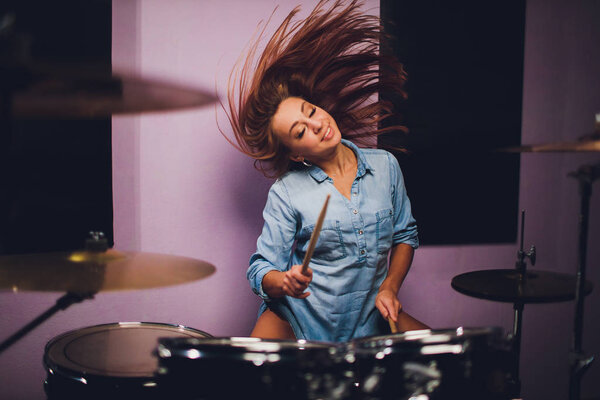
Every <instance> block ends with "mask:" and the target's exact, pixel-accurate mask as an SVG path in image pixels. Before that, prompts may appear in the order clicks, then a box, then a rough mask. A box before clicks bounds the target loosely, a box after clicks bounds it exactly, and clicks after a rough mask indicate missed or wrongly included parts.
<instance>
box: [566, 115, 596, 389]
mask: <svg viewBox="0 0 600 400" xmlns="http://www.w3.org/2000/svg"><path fill="white" fill-rule="evenodd" d="M596 134H598V135H600V114H596ZM568 176H569V177H572V178H575V179H577V181H578V182H579V196H580V209H579V224H578V230H579V235H578V236H579V237H578V254H577V282H576V286H575V320H574V327H573V342H572V348H571V351H570V354H569V356H570V357H569V358H570V360H569V363H570V369H569V399H570V400H579V398H580V396H581V378H582V377H583V374H584V373H585V372H586V371H587V369H588V368H589V367H590V365H591V364H592V362H593V361H594V357H593V356H586V355H585V354H584V353H583V350H582V336H583V303H584V299H585V295H586V294H587V291H586V287H585V286H584V285H585V283H586V279H585V278H586V261H587V241H588V221H589V211H590V198H591V196H592V183H593V182H594V181H595V180H597V179H598V177H600V163H597V164H595V165H584V166H582V167H580V168H579V169H578V170H577V171H574V172H571V173H569V175H568Z"/></svg>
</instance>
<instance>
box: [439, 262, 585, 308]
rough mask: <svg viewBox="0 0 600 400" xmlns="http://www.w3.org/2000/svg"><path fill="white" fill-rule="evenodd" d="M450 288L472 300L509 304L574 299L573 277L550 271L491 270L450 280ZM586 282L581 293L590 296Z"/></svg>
mask: <svg viewBox="0 0 600 400" xmlns="http://www.w3.org/2000/svg"><path fill="white" fill-rule="evenodd" d="M451 285H452V288H454V289H455V290H456V291H458V292H460V293H462V294H465V295H467V296H471V297H477V298H480V299H487V300H493V301H500V302H508V303H518V302H519V303H551V302H560V301H568V300H573V299H574V298H575V276H571V275H567V274H561V273H557V272H549V271H537V270H527V271H526V272H525V274H524V275H523V274H521V273H520V272H519V271H517V270H516V269H490V270H482V271H473V272H467V273H464V274H460V275H457V276H455V277H454V278H452V283H451ZM591 291H592V284H591V283H590V282H586V283H585V289H584V292H585V294H586V295H588V294H589V293H591Z"/></svg>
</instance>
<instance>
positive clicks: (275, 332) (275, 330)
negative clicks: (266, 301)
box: [250, 309, 296, 340]
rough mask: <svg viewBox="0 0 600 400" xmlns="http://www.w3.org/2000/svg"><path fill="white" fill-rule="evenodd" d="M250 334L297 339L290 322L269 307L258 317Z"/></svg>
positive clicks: (266, 337)
mask: <svg viewBox="0 0 600 400" xmlns="http://www.w3.org/2000/svg"><path fill="white" fill-rule="evenodd" d="M250 336H251V337H258V338H261V339H292V340H295V339H296V336H295V335H294V331H293V330H292V327H291V326H290V324H289V322H287V321H286V320H284V319H283V318H280V317H279V316H278V315H277V314H275V313H274V312H273V311H271V310H268V309H267V310H265V311H264V312H263V313H262V314H261V316H260V317H258V320H257V321H256V325H254V329H253V330H252V333H250Z"/></svg>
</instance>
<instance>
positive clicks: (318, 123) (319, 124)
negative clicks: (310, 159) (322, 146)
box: [311, 119, 323, 135]
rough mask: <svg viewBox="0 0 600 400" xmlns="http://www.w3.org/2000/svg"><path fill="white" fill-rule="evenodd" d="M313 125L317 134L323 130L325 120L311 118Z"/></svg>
mask: <svg viewBox="0 0 600 400" xmlns="http://www.w3.org/2000/svg"><path fill="white" fill-rule="evenodd" d="M311 127H312V130H313V132H314V133H315V135H316V134H318V133H319V132H320V131H321V128H322V127H323V121H321V120H320V119H319V120H317V119H311Z"/></svg>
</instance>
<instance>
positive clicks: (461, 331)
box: [351, 327, 502, 352]
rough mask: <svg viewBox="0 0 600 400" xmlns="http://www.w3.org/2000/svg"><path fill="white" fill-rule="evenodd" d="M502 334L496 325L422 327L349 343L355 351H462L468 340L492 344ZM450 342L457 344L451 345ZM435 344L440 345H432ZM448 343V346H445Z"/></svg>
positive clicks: (498, 339)
mask: <svg viewBox="0 0 600 400" xmlns="http://www.w3.org/2000/svg"><path fill="white" fill-rule="evenodd" d="M501 336H502V329H501V328H497V327H482V328H463V327H459V328H456V329H440V330H432V329H423V330H417V331H408V332H405V333H397V334H390V335H381V336H369V337H364V338H360V339H354V340H353V341H352V342H351V345H352V347H353V348H354V349H356V350H357V351H361V350H365V351H369V350H370V349H380V348H382V347H391V348H394V347H398V348H402V349H405V350H407V349H411V348H417V349H419V350H420V351H422V349H423V346H431V347H430V348H431V349H435V348H438V349H440V350H441V351H444V350H443V349H446V350H447V351H449V352H455V351H457V350H460V351H459V352H462V351H464V350H465V349H463V348H462V347H461V346H460V344H461V343H465V342H469V343H473V342H477V343H478V342H481V343H488V344H492V343H495V342H499V341H500V340H502V339H501ZM452 344H457V346H456V347H452V346H451V345H452ZM435 345H440V346H437V347H434V346H435ZM446 345H448V346H446ZM469 346H472V345H469Z"/></svg>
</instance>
